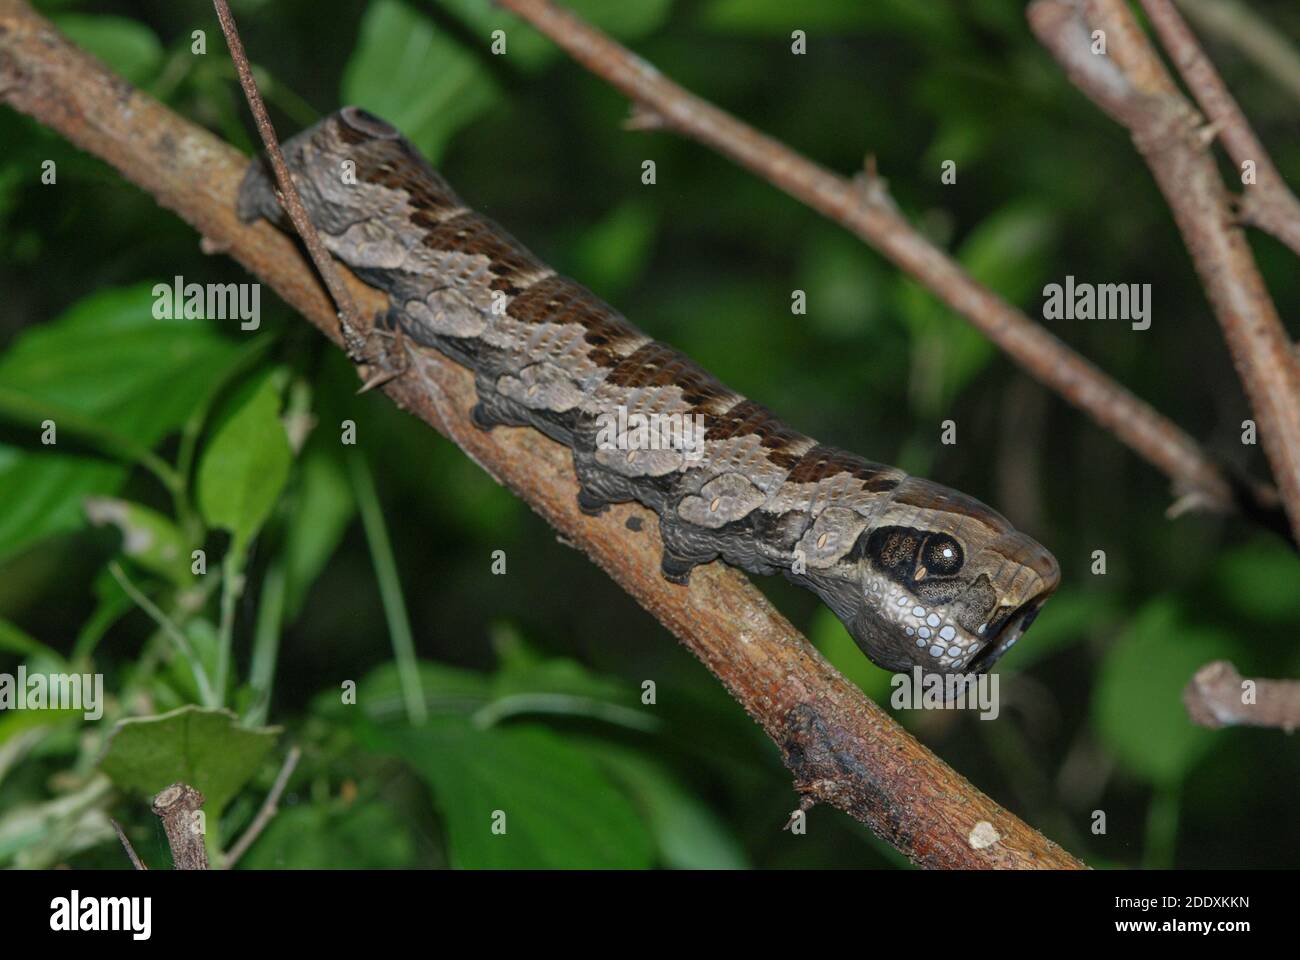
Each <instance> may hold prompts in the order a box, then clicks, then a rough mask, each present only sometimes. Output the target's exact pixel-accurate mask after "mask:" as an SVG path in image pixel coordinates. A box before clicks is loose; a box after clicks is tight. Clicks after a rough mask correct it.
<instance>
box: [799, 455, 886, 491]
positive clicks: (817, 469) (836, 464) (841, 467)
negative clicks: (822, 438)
mask: <svg viewBox="0 0 1300 960" xmlns="http://www.w3.org/2000/svg"><path fill="white" fill-rule="evenodd" d="M840 473H847V474H849V475H850V476H852V477H854V478H855V479H857V480H861V481H862V489H863V490H869V491H871V492H873V493H875V492H881V491H885V490H892V489H894V487H896V486H898V483H899V481H900V480H901V479H902V476H901V474H900V473H899V472H898V471H897V470H895V469H894V468H893V467H887V466H885V465H884V464H882V463H872V462H871V461H870V460H866V459H864V458H862V457H859V456H858V455H857V454H853V453H848V452H847V451H845V450H837V449H836V448H835V447H828V446H824V445H823V444H820V443H819V444H818V445H817V446H815V447H813V448H812V449H811V450H809V451H808V452H807V453H805V454H804V455H803V456H802V457H800V458H799V462H798V463H796V464H795V465H794V466H793V467H791V468H790V474H789V476H787V477H786V480H787V481H789V482H790V483H817V482H818V481H820V480H824V479H826V478H827V477H833V476H835V475H837V474H840Z"/></svg>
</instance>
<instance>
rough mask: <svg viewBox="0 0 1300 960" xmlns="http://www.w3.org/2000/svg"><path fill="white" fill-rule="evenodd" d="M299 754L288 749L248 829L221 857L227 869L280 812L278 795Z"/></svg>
mask: <svg viewBox="0 0 1300 960" xmlns="http://www.w3.org/2000/svg"><path fill="white" fill-rule="evenodd" d="M301 756H302V751H301V750H299V749H298V748H297V747H294V748H292V749H291V750H290V751H289V755H288V756H287V757H285V758H284V763H283V764H282V765H281V766H280V772H279V773H278V774H276V776H275V783H273V784H272V785H271V792H270V793H268V794H267V795H266V799H265V800H264V801H262V807H261V809H260V810H258V811H257V816H255V817H254V818H253V822H252V823H250V824H249V825H248V829H247V830H245V831H244V835H243V836H242V837H240V838H239V841H238V842H237V843H236V844H235V845H234V846H233V847H231V848H230V851H229V852H228V853H227V854H226V855H225V856H223V857H222V858H221V860H222V863H223V865H224V866H225V868H226V869H227V870H229V869H231V868H232V867H234V865H235V864H236V863H238V862H239V858H240V857H242V856H243V855H244V854H245V853H247V852H248V848H249V847H251V846H252V845H253V841H254V840H256V839H257V838H258V837H259V836H261V835H262V831H263V830H265V829H266V825H267V824H268V823H270V822H271V819H272V818H273V817H274V816H275V815H276V814H277V813H279V812H280V796H281V795H282V794H283V793H284V788H285V787H286V786H288V784H289V778H290V777H291V776H293V770H294V767H296V766H298V759H299V758H300V757H301Z"/></svg>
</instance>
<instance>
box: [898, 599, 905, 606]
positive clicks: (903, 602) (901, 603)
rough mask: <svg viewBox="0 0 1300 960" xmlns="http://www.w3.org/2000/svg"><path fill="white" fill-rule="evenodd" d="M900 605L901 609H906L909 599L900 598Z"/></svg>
mask: <svg viewBox="0 0 1300 960" xmlns="http://www.w3.org/2000/svg"><path fill="white" fill-rule="evenodd" d="M898 605H899V606H900V607H905V606H907V597H899V598H898Z"/></svg>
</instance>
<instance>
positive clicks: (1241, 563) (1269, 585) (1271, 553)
mask: <svg viewBox="0 0 1300 960" xmlns="http://www.w3.org/2000/svg"><path fill="white" fill-rule="evenodd" d="M1214 581H1215V586H1216V587H1217V589H1218V592H1219V593H1220V594H1221V595H1222V597H1223V599H1224V602H1225V603H1227V605H1228V606H1229V607H1230V608H1232V609H1233V610H1235V611H1237V612H1238V613H1240V614H1241V615H1242V616H1245V617H1248V618H1250V619H1252V620H1253V619H1259V620H1264V621H1267V622H1269V623H1294V622H1295V621H1296V620H1297V619H1300V589H1297V587H1296V585H1297V584H1300V556H1297V555H1296V554H1295V552H1294V551H1293V550H1291V549H1289V548H1288V547H1287V546H1286V545H1285V544H1284V543H1282V541H1280V540H1275V539H1260V540H1257V541H1255V542H1253V543H1249V544H1244V545H1242V546H1239V547H1234V548H1233V549H1231V550H1228V551H1226V552H1225V553H1224V554H1223V555H1222V556H1220V557H1219V559H1218V561H1217V562H1216V563H1215V566H1214Z"/></svg>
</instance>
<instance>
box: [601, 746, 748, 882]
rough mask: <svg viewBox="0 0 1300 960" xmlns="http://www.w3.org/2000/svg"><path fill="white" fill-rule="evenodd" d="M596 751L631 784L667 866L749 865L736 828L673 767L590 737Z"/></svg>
mask: <svg viewBox="0 0 1300 960" xmlns="http://www.w3.org/2000/svg"><path fill="white" fill-rule="evenodd" d="M582 742H583V744H584V749H585V751H586V752H587V753H588V754H589V755H591V756H593V757H595V759H596V762H597V763H598V764H600V766H601V767H603V768H604V769H605V770H606V771H607V772H608V773H609V775H610V776H611V777H613V779H614V780H615V781H616V782H617V783H618V784H619V785H620V786H622V787H623V789H625V790H626V791H627V792H628V793H629V794H630V795H631V797H632V799H633V802H634V803H635V804H636V806H637V807H638V808H639V809H640V811H641V813H642V815H643V816H644V817H645V819H646V822H647V824H648V825H649V827H650V832H651V833H652V834H653V835H654V840H655V845H656V846H657V847H658V849H659V856H660V859H661V861H662V862H663V864H664V866H667V867H674V868H676V869H680V870H744V869H746V868H748V866H749V862H748V860H747V858H746V857H745V851H744V849H743V848H742V847H741V845H740V843H739V841H737V840H736V837H735V835H734V834H733V833H732V832H731V828H730V827H728V826H727V824H725V823H723V822H722V821H721V820H720V819H719V818H718V817H717V816H716V815H715V814H714V813H713V811H712V810H710V809H709V808H708V806H707V805H706V804H704V803H702V802H701V801H700V798H699V797H697V796H696V795H695V794H693V793H692V792H691V791H690V790H688V789H687V788H686V787H684V786H683V785H682V784H681V782H680V781H678V780H677V778H676V777H674V776H673V775H672V773H670V772H669V771H668V770H667V768H665V767H664V766H662V765H661V764H658V763H656V762H654V761H653V760H651V759H649V758H648V757H646V756H645V755H643V754H641V753H638V752H637V751H635V750H630V749H628V748H626V747H622V746H619V745H616V744H612V743H607V742H605V741H601V740H596V739H594V738H592V739H584V740H583V741H582Z"/></svg>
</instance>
